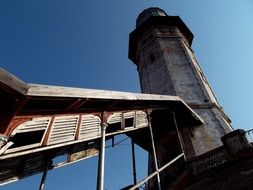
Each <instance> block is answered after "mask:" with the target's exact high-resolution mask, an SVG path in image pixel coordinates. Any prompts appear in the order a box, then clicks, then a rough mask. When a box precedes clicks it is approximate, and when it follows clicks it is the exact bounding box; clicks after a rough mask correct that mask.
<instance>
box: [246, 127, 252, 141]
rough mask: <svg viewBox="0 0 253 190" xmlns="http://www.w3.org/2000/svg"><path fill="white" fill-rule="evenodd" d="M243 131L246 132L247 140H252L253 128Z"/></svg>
mask: <svg viewBox="0 0 253 190" xmlns="http://www.w3.org/2000/svg"><path fill="white" fill-rule="evenodd" d="M245 132H246V135H247V138H248V140H249V141H250V142H251V143H252V142H253V129H250V130H248V131H245Z"/></svg>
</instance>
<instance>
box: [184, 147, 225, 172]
mask: <svg viewBox="0 0 253 190" xmlns="http://www.w3.org/2000/svg"><path fill="white" fill-rule="evenodd" d="M228 161H229V159H228V155H227V152H226V150H225V148H224V146H220V147H218V148H216V149H214V150H211V151H209V152H207V153H205V154H202V155H200V156H198V157H196V158H193V159H192V160H190V161H189V162H188V167H189V169H192V171H193V175H197V174H200V173H203V172H206V171H209V170H211V169H214V168H217V167H220V166H222V165H225V164H226V163H228Z"/></svg>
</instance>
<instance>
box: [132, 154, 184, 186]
mask: <svg viewBox="0 0 253 190" xmlns="http://www.w3.org/2000/svg"><path fill="white" fill-rule="evenodd" d="M182 157H184V153H181V154H180V155H178V156H177V157H176V158H174V159H173V160H171V161H169V162H168V163H167V164H165V165H164V166H162V167H161V168H159V169H158V170H157V171H155V172H153V173H152V174H150V175H149V176H147V177H146V178H144V179H143V180H141V181H140V182H139V183H137V184H136V185H135V186H133V187H131V188H130V189H129V190H135V189H136V188H138V187H140V186H141V185H143V184H144V183H146V182H147V181H149V180H150V179H151V178H153V177H154V176H157V175H159V174H160V173H161V172H162V171H163V170H164V169H166V168H167V167H169V166H171V165H172V164H173V163H175V162H176V161H177V160H178V159H180V158H182Z"/></svg>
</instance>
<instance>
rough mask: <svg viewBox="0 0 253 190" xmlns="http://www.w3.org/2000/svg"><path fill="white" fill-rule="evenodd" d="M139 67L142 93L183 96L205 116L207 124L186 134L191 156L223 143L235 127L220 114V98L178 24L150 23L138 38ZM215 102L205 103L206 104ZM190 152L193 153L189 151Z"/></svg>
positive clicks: (184, 134)
mask: <svg viewBox="0 0 253 190" xmlns="http://www.w3.org/2000/svg"><path fill="white" fill-rule="evenodd" d="M137 44H138V45H137V63H136V64H137V66H138V72H139V77H140V83H141V88H142V92H143V93H152V94H167V95H177V96H180V97H181V98H182V99H183V100H184V101H186V102H187V103H189V105H200V106H199V107H198V106H193V107H194V108H193V109H194V110H195V111H196V112H197V113H198V114H199V115H200V116H201V117H202V118H203V119H204V122H205V124H204V125H203V126H200V127H196V128H195V130H193V131H192V134H193V136H189V134H188V133H183V139H184V142H186V143H184V146H185V149H187V152H189V155H188V156H189V157H191V156H192V151H190V149H191V148H192V147H188V144H189V143H187V142H189V139H190V140H191V141H192V143H191V144H192V145H193V149H194V152H195V154H196V155H200V154H203V153H205V152H207V151H209V150H212V149H214V148H216V147H218V146H220V145H221V144H222V143H221V141H220V137H221V136H223V135H225V134H226V133H228V132H230V131H231V130H232V128H231V126H230V124H229V122H228V121H226V118H225V117H223V115H222V114H220V109H219V104H218V102H217V99H216V97H215V95H214V93H213V91H212V89H211V87H210V85H209V83H208V81H207V79H206V77H205V76H204V74H203V72H202V70H201V68H200V66H199V64H198V62H197V60H196V58H195V56H194V53H193V51H192V50H191V47H190V46H189V45H188V41H187V40H186V39H185V38H184V36H183V35H182V34H181V32H180V31H179V30H178V29H177V28H176V27H170V26H165V25H161V26H151V27H149V28H147V29H146V30H145V31H144V32H143V33H142V34H141V35H140V36H139V38H138V43H137ZM207 104H208V105H216V106H209V107H208V106H204V108H203V105H207ZM190 152H191V153H190Z"/></svg>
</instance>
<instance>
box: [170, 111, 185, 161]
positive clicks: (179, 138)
mask: <svg viewBox="0 0 253 190" xmlns="http://www.w3.org/2000/svg"><path fill="white" fill-rule="evenodd" d="M172 115H173V121H174V124H175V127H176V131H177V136H178V140H179V144H180V147H181V150H182V153H183V154H184V159H186V158H185V152H184V147H183V141H182V138H181V135H180V132H179V129H178V125H177V120H176V114H175V113H174V112H172Z"/></svg>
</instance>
